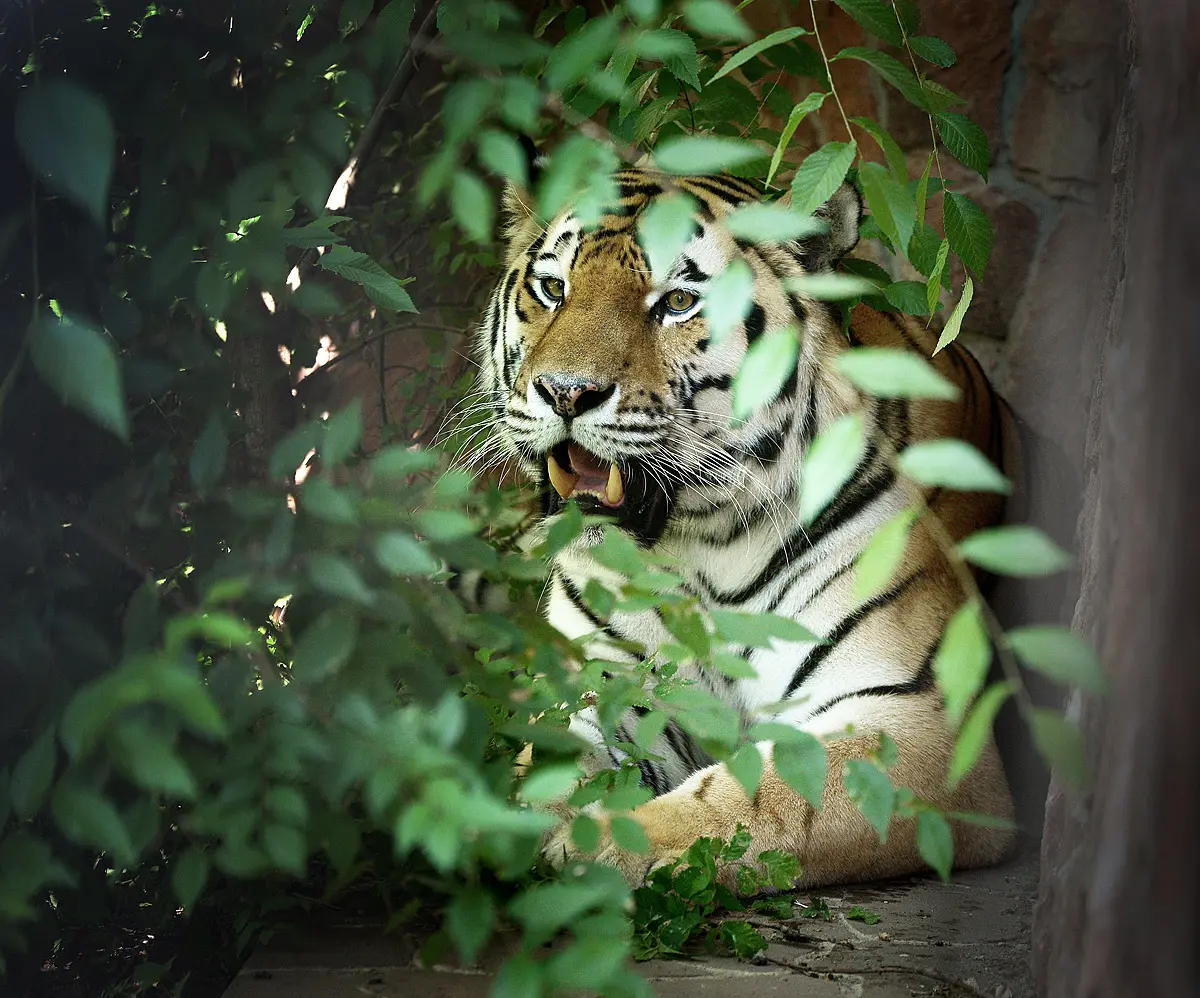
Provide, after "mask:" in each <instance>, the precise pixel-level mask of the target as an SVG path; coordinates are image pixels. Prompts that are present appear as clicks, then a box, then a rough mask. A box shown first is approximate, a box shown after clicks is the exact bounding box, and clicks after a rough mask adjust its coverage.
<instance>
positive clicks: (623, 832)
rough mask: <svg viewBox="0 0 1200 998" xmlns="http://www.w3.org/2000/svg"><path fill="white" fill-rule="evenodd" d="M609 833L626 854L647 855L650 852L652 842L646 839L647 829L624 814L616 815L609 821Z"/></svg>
mask: <svg viewBox="0 0 1200 998" xmlns="http://www.w3.org/2000/svg"><path fill="white" fill-rule="evenodd" d="M609 831H610V833H611V834H612V839H613V842H615V843H616V844H617V846H618V848H621V849H624V850H625V851H626V852H635V853H638V854H639V855H645V854H646V853H648V852H649V851H650V840H649V839H647V838H646V832H645V829H643V828H642V826H641V824H639V823H638V822H637V821H635V820H634V819H633V818H630V817H627V816H626V815H623V814H617V815H614V816H613V817H612V818H610V819H609Z"/></svg>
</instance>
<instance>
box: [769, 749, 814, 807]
mask: <svg viewBox="0 0 1200 998" xmlns="http://www.w3.org/2000/svg"><path fill="white" fill-rule="evenodd" d="M771 760H772V764H773V765H774V766H775V772H776V773H777V774H778V775H779V778H780V779H781V780H783V782H784V783H786V784H787V785H788V786H789V787H791V788H792V789H793V790H795V791H796V793H798V794H799V795H800V796H801V797H803V798H804V799H805V800H806V801H808V802H809V803H810V804H811V805H812V806H813V807H814V808H815V809H816V810H818V811H819V810H821V797H822V795H823V794H824V793H825V771H826V768H827V766H828V763H827V762H826V758H825V746H824V745H822V744H821V742H820V741H819V740H818V739H817V738H816V736H814V735H811V734H809V733H808V732H807V731H800V730H798V729H797V730H796V733H795V735H789V736H788V737H787V740H786V741H783V740H778V739H777V740H776V741H775V744H774V745H773V746H772V748H771Z"/></svg>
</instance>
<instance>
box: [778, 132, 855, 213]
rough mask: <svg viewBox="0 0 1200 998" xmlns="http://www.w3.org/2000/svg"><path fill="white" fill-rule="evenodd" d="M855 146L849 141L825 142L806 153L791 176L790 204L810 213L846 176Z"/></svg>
mask: <svg viewBox="0 0 1200 998" xmlns="http://www.w3.org/2000/svg"><path fill="white" fill-rule="evenodd" d="M857 153H858V146H857V145H855V144H854V143H853V142H826V143H825V144H824V145H823V146H821V148H820V149H818V150H817V151H816V152H812V153H809V154H808V155H807V156H806V157H805V158H804V162H803V163H801V164H800V167H799V169H797V170H796V175H795V176H794V177H793V178H792V208H793V210H795V211H797V212H799V213H800V214H801V215H811V214H812V213H813V212H814V211H816V210H817V209H818V208H819V207H821V205H823V204H824V203H825V202H826V201H828V200H829V199H830V198H831V197H832V196H833V192H834V191H836V190H837V189H838V188H839V187H840V186H841V185H842V181H843V180H845V179H846V171H847V170H849V169H850V164H851V163H853V162H854V157H855V155H856V154H857Z"/></svg>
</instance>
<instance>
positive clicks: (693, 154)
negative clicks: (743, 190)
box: [654, 4, 762, 174]
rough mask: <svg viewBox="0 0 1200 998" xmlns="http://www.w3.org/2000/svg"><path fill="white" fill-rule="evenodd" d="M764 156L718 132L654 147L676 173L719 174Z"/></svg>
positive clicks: (661, 165)
mask: <svg viewBox="0 0 1200 998" xmlns="http://www.w3.org/2000/svg"><path fill="white" fill-rule="evenodd" d="M720 6H724V5H723V4H721V5H720ZM761 155H762V151H761V150H760V149H759V148H758V146H756V145H755V144H754V143H753V142H747V141H746V140H744V139H733V138H724V137H721V136H717V135H685V136H682V137H680V138H672V139H668V140H667V141H665V142H661V143H659V145H658V147H657V148H656V149H655V150H654V160H655V162H656V163H657V164H658V166H659V168H660V169H662V170H665V171H666V172H667V173H677V174H704V173H720V172H721V171H722V170H728V169H730V168H731V167H735V166H738V165H739V164H741V163H747V162H749V161H750V160H752V159H757V158H758V157H759V156H761Z"/></svg>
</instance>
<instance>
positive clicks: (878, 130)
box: [850, 117, 908, 184]
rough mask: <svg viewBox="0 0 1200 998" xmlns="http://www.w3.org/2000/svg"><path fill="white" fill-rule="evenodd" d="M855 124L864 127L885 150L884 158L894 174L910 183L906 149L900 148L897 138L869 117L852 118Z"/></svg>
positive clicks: (903, 181) (902, 181)
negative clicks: (905, 155) (905, 156)
mask: <svg viewBox="0 0 1200 998" xmlns="http://www.w3.org/2000/svg"><path fill="white" fill-rule="evenodd" d="M850 120H851V121H852V122H854V124H856V125H858V126H859V128H862V129H864V130H865V131H866V132H867V133H868V134H869V135H870V136H871V138H873V139H874V140H875V141H876V143H878V145H879V148H880V149H882V150H883V155H884V158H885V159H886V160H887V164H888V169H889V170H890V171H891V173H892V176H893V177H895V178H896V179H897V180H899V181H900V182H901V183H905V184H907V183H908V162H907V160H905V158H904V151H903V150H902V149H901V148H900V146H899V144H898V143H897V142H896V140H895V139H893V138H892V136H891V135H890V134H889V133H888V130H887V129H886V128H884V127H883V126H882V125H881V124H879V122H877V121H875V120H873V119H871V118H867V117H860V118H851V119H850Z"/></svg>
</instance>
